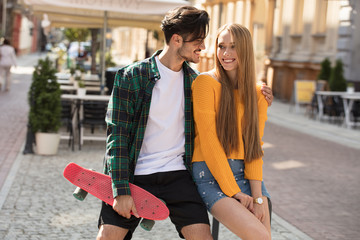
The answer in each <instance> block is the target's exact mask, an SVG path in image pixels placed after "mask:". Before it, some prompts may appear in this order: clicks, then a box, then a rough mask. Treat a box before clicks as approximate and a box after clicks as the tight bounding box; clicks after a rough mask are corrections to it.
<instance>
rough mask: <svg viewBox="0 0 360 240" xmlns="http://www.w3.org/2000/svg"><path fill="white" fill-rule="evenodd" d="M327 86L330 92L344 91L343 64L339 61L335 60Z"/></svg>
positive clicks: (345, 85) (345, 84)
mask: <svg viewBox="0 0 360 240" xmlns="http://www.w3.org/2000/svg"><path fill="white" fill-rule="evenodd" d="M329 85H330V90H331V91H346V87H347V83H346V80H345V78H344V69H343V63H342V61H341V60H340V59H338V60H336V64H335V67H334V68H333V69H332V71H331V75H330V79H329Z"/></svg>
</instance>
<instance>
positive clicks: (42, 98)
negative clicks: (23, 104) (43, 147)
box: [28, 58, 61, 133]
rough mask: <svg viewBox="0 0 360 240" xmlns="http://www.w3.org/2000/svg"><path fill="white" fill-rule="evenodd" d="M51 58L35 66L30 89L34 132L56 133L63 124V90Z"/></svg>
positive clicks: (31, 117) (31, 120) (40, 61)
mask: <svg viewBox="0 0 360 240" xmlns="http://www.w3.org/2000/svg"><path fill="white" fill-rule="evenodd" d="M55 73H56V69H55V68H54V67H53V66H52V62H51V61H50V59H49V58H46V59H45V60H42V59H40V60H39V61H38V64H37V65H36V66H35V70H34V72H33V76H32V83H31V86H30V90H29V95H28V98H29V104H30V112H29V122H30V125H31V129H32V131H33V132H34V133H36V132H46V133H56V132H57V131H58V130H59V128H60V126H61V90H60V86H59V84H58V82H57V80H56V76H55Z"/></svg>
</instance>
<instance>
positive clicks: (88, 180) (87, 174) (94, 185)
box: [63, 163, 169, 220]
mask: <svg viewBox="0 0 360 240" xmlns="http://www.w3.org/2000/svg"><path fill="white" fill-rule="evenodd" d="M63 174H64V177H65V178H66V179H67V180H69V181H70V182H71V183H72V184H74V185H75V186H77V187H79V188H81V189H82V190H84V191H86V192H88V193H90V194H91V195H93V196H95V197H97V198H99V199H100V200H102V201H104V202H106V203H108V204H110V205H111V206H112V205H113V203H114V198H113V192H112V187H111V177H110V176H109V175H105V174H102V173H99V172H95V171H93V170H90V169H85V168H83V167H81V166H79V165H77V164H75V163H69V164H68V165H67V166H66V167H65V169H64V173H63ZM129 185H130V191H131V196H132V198H133V199H134V202H135V207H136V210H137V212H138V214H139V216H140V217H142V218H146V219H150V220H164V219H166V218H167V217H168V216H169V209H168V208H167V207H166V205H165V203H163V202H162V201H161V200H160V199H159V198H157V197H155V196H154V195H152V194H151V193H149V192H148V191H146V190H144V189H142V188H140V187H138V186H136V185H134V184H132V183H129Z"/></svg>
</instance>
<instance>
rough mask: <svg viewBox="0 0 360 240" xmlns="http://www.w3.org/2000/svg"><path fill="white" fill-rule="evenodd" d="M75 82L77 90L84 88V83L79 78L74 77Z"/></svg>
mask: <svg viewBox="0 0 360 240" xmlns="http://www.w3.org/2000/svg"><path fill="white" fill-rule="evenodd" d="M75 80H76V81H77V82H78V86H79V88H85V83H84V81H83V80H82V79H81V77H80V76H76V77H75Z"/></svg>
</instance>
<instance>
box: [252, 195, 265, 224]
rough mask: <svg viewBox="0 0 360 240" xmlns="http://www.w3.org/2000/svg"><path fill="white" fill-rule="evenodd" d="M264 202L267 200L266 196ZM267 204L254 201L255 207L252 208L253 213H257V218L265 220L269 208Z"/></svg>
mask: <svg viewBox="0 0 360 240" xmlns="http://www.w3.org/2000/svg"><path fill="white" fill-rule="evenodd" d="M262 199H263V202H265V201H267V198H266V197H262ZM265 206H266V205H265V204H264V203H263V204H258V203H254V208H253V210H252V213H253V214H254V215H255V217H256V218H257V219H259V220H260V221H261V222H264V220H265V211H266V210H267V209H266V208H265Z"/></svg>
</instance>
